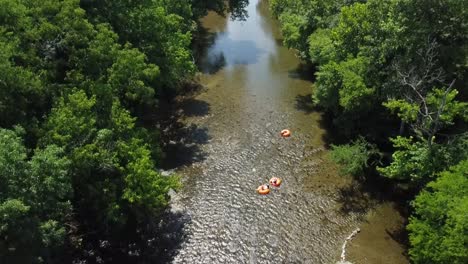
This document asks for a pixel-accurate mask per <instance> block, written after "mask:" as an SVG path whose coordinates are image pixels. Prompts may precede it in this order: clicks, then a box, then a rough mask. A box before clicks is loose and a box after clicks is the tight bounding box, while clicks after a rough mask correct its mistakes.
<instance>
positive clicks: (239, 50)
mask: <svg viewBox="0 0 468 264" xmlns="http://www.w3.org/2000/svg"><path fill="white" fill-rule="evenodd" d="M214 42H215V43H214V44H213V45H212V47H210V48H209V49H208V52H207V54H206V57H205V58H204V59H202V61H201V63H200V70H201V71H202V72H203V73H209V74H213V73H216V72H218V71H219V70H220V69H221V68H223V67H225V66H235V65H248V64H255V63H257V62H258V59H259V57H260V56H261V55H262V54H263V53H264V52H265V51H264V50H262V49H261V48H258V47H257V45H256V43H255V42H253V41H248V40H234V39H232V38H230V37H229V35H228V34H226V33H221V34H218V35H217V36H216V38H215V41H214Z"/></svg>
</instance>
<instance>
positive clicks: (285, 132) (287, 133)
mask: <svg viewBox="0 0 468 264" xmlns="http://www.w3.org/2000/svg"><path fill="white" fill-rule="evenodd" d="M281 136H282V137H290V136H291V131H289V130H288V129H283V130H281Z"/></svg>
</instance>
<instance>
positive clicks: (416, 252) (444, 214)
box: [407, 160, 468, 264]
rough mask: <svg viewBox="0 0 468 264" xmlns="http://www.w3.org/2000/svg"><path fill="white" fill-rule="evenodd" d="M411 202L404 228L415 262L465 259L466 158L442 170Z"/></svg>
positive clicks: (467, 239) (467, 241)
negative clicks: (411, 206) (405, 227)
mask: <svg viewBox="0 0 468 264" xmlns="http://www.w3.org/2000/svg"><path fill="white" fill-rule="evenodd" d="M412 205H413V207H414V210H415V212H414V214H413V215H412V216H411V217H410V219H409V224H408V227H407V228H408V231H409V232H410V235H409V238H410V244H411V249H410V250H409V254H410V256H411V259H412V260H413V261H414V263H460V264H461V263H466V262H467V261H468V251H467V250H466V247H467V244H468V236H467V234H468V215H467V214H466V212H467V211H468V160H465V161H462V162H460V163H459V164H458V165H456V166H454V167H452V168H450V169H449V170H447V171H444V172H442V173H441V174H440V175H439V178H438V179H437V180H436V181H434V182H431V183H429V184H428V186H427V187H426V188H425V190H423V191H422V192H421V193H420V194H419V195H418V196H417V197H416V199H415V200H414V201H413V203H412Z"/></svg>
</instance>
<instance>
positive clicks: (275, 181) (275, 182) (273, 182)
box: [270, 177, 282, 187]
mask: <svg viewBox="0 0 468 264" xmlns="http://www.w3.org/2000/svg"><path fill="white" fill-rule="evenodd" d="M281 182H282V180H281V179H280V178H278V177H273V178H271V179H270V184H271V185H273V186H275V187H279V186H280V185H281Z"/></svg>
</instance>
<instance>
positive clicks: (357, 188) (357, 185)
mask: <svg viewBox="0 0 468 264" xmlns="http://www.w3.org/2000/svg"><path fill="white" fill-rule="evenodd" d="M389 181H390V180H389V179H386V178H383V177H380V176H377V175H371V176H369V177H366V178H365V179H356V180H353V182H352V183H351V184H350V185H348V186H345V187H343V188H341V189H340V190H339V198H338V202H339V203H340V204H341V208H340V212H342V213H343V214H349V213H358V214H365V213H366V212H368V211H369V210H371V209H373V208H375V207H376V206H377V205H379V204H382V203H383V202H396V204H405V203H404V201H406V199H407V197H404V196H403V195H402V194H401V193H400V192H399V191H398V190H397V189H396V188H395V186H394V185H391V184H390V183H389ZM395 209H397V210H398V211H399V212H400V213H401V214H405V212H404V210H405V209H404V207H401V208H395Z"/></svg>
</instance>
